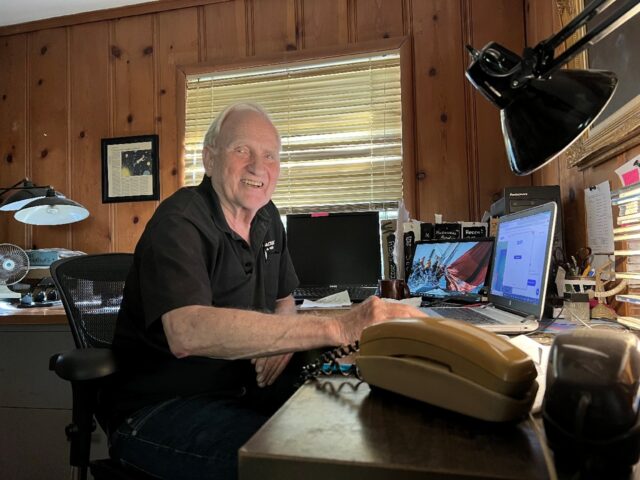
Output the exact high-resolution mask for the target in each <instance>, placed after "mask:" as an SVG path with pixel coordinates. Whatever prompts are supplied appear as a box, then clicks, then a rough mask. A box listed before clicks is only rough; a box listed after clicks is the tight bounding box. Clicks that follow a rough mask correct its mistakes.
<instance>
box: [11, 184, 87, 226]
mask: <svg viewBox="0 0 640 480" xmlns="http://www.w3.org/2000/svg"><path fill="white" fill-rule="evenodd" d="M88 216H89V211H88V210H87V209H86V208H84V207H83V206H82V205H80V204H79V203H77V202H74V201H73V200H69V199H68V198H64V197H59V196H57V195H56V192H55V191H54V190H53V189H49V190H48V191H47V195H46V196H45V197H44V198H41V199H38V200H33V201H32V202H30V203H28V204H26V205H25V206H24V207H22V208H21V209H20V210H18V211H17V212H16V213H15V214H14V218H15V219H16V220H18V221H19V222H22V223H28V224H30V225H65V224H67V223H74V222H79V221H81V220H84V219H85V218H87V217H88Z"/></svg>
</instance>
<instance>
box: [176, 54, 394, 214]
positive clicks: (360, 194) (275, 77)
mask: <svg viewBox="0 0 640 480" xmlns="http://www.w3.org/2000/svg"><path fill="white" fill-rule="evenodd" d="M400 87H401V85H400V56H399V54H398V53H395V52H393V53H388V54H384V55H376V56H366V57H362V56H360V57H352V58H349V59H344V58H342V59H340V60H339V61H326V60H323V61H322V62H316V63H305V64H289V65H287V66H286V67H282V68H269V69H261V70H243V71H236V72H228V71H227V72H225V73H224V74H220V75H208V76H200V77H196V78H193V77H190V78H189V79H188V81H187V104H186V123H185V124H186V132H185V169H184V183H185V185H195V184H197V183H199V182H200V180H201V178H202V175H203V172H204V170H203V168H202V159H201V149H202V139H203V138H204V135H205V133H206V131H207V129H208V127H209V124H210V123H211V121H212V120H213V119H214V118H215V117H216V115H217V114H218V113H219V112H220V111H221V110H222V109H224V108H225V107H226V106H227V105H229V104H230V103H233V102H235V101H253V102H257V103H259V104H260V105H262V106H263V107H264V108H265V109H266V110H267V111H268V112H269V114H270V115H271V118H272V120H273V122H274V124H275V126H276V127H277V128H278V131H279V132H280V135H281V137H282V151H281V153H280V159H281V174H280V180H279V182H278V186H277V187H276V191H275V193H274V196H273V201H274V203H275V204H276V205H277V206H278V208H279V210H280V212H281V213H282V214H285V213H301V212H309V211H345V210H385V209H393V208H397V205H398V202H399V200H401V199H402V124H401V113H402V112H401V88H400Z"/></svg>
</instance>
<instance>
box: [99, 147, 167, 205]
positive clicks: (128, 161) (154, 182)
mask: <svg viewBox="0 0 640 480" xmlns="http://www.w3.org/2000/svg"><path fill="white" fill-rule="evenodd" d="M159 199H160V165H159V160H158V135H139V136H133V137H117V138H103V139H102V203H114V202H141V201H147V200H159Z"/></svg>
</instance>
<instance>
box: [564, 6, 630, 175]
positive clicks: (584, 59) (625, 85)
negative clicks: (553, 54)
mask: <svg viewBox="0 0 640 480" xmlns="http://www.w3.org/2000/svg"><path fill="white" fill-rule="evenodd" d="M588 2H589V0H556V8H557V11H558V13H559V15H560V19H561V24H562V26H564V25H566V24H567V23H568V22H569V21H571V19H572V18H573V17H575V16H576V15H577V14H578V13H579V12H581V11H582V9H583V8H584V5H585V3H588ZM638 25H640V15H636V16H635V17H633V18H631V19H630V20H628V21H627V22H626V23H625V24H623V25H622V26H621V27H619V28H618V29H616V30H615V31H614V32H612V33H611V34H610V35H609V36H608V37H605V39H604V41H601V42H598V43H596V44H595V45H593V46H591V47H590V48H589V50H588V51H587V50H585V51H583V52H582V53H581V54H580V55H578V56H576V57H575V58H573V59H572V60H571V62H569V64H568V68H572V69H587V68H589V67H590V64H589V54H588V52H591V53H592V55H593V56H594V59H597V60H598V62H600V63H597V64H595V65H593V66H591V68H597V69H601V70H611V71H613V72H615V73H616V74H617V75H618V77H619V83H618V88H617V90H616V92H615V93H614V96H613V98H612V100H611V104H612V105H615V109H612V108H611V107H609V108H608V109H606V110H605V111H603V113H602V114H601V115H600V116H599V117H598V119H596V122H595V123H594V124H593V125H592V126H591V127H590V128H589V129H588V130H587V133H586V134H585V135H583V136H582V137H580V138H579V139H578V140H576V141H575V142H574V143H573V144H572V145H571V146H570V147H569V148H568V149H567V150H566V152H565V156H566V159H567V166H568V167H578V169H579V170H584V169H586V168H589V167H595V166H596V165H599V164H601V163H603V162H605V161H607V160H609V159H611V158H614V157H616V156H617V155H619V154H621V153H622V152H625V151H626V150H628V149H630V148H633V147H634V146H636V145H639V144H640V84H638V82H637V78H633V75H632V74H631V73H630V72H632V71H637V69H638V68H640V56H638V55H637V49H636V50H635V51H634V50H633V49H634V48H636V46H635V45H634V44H631V46H628V44H629V41H626V42H622V48H615V49H611V47H610V45H608V44H607V43H606V41H619V40H620V39H621V40H625V38H624V37H625V36H627V37H628V36H630V35H633V36H636V35H637V34H638V33H639V32H640V30H639V29H638ZM584 32H585V29H584V28H582V29H581V31H578V32H576V33H575V34H574V35H573V36H572V38H570V39H568V41H567V46H568V45H571V44H572V43H573V42H575V41H576V40H577V39H579V38H580V37H581V36H582V35H583V34H584ZM614 36H617V38H616V37H614ZM626 40H631V39H629V38H627V39H626ZM625 45H627V46H625ZM612 52H615V53H613V54H612ZM634 52H635V53H634ZM621 62H630V63H622V64H621ZM621 95H624V96H623V97H621ZM620 98H623V99H624V100H622V101H620Z"/></svg>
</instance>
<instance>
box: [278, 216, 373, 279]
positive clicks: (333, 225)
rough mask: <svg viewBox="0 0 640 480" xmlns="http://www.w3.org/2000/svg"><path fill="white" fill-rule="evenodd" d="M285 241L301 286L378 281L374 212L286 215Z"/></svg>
mask: <svg viewBox="0 0 640 480" xmlns="http://www.w3.org/2000/svg"><path fill="white" fill-rule="evenodd" d="M287 244H288V248H289V254H290V255H291V260H292V261H293V266H294V267H295V269H296V273H297V274H298V278H299V279H300V286H301V287H327V286H348V285H353V286H360V285H368V286H375V285H377V284H378V279H379V278H380V270H381V265H382V261H381V255H380V252H381V250H380V221H379V219H378V212H350V213H326V214H325V213H323V214H299V215H287Z"/></svg>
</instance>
